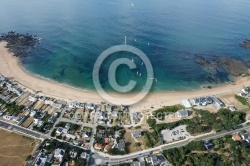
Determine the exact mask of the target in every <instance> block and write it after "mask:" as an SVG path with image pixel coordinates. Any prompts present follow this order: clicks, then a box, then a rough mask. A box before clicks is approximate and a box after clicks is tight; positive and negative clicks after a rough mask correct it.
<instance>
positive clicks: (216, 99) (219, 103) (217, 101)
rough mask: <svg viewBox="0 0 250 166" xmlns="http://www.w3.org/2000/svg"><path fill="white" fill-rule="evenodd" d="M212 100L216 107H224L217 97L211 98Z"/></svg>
mask: <svg viewBox="0 0 250 166" xmlns="http://www.w3.org/2000/svg"><path fill="white" fill-rule="evenodd" d="M213 100H214V102H215V103H216V104H217V105H218V106H220V107H225V103H223V102H222V101H221V99H219V98H218V97H213Z"/></svg>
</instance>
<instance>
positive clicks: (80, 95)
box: [0, 42, 250, 110]
mask: <svg viewBox="0 0 250 166" xmlns="http://www.w3.org/2000/svg"><path fill="white" fill-rule="evenodd" d="M6 44H7V43H6V42H0V74H2V75H3V76H5V77H9V78H12V79H14V80H15V81H16V82H18V83H19V84H21V85H22V86H24V87H26V88H27V89H28V90H30V91H32V90H34V91H33V92H35V91H39V94H41V95H42V94H44V95H46V96H50V97H56V98H59V99H63V100H66V101H70V100H73V101H81V102H92V103H100V102H103V101H104V99H102V98H101V96H100V95H99V94H98V93H97V92H95V91H91V90H84V89H79V88H75V87H71V86H69V85H64V84H61V83H58V82H56V81H53V80H49V79H46V78H42V77H40V76H36V75H34V74H32V73H30V72H29V71H27V70H25V69H24V67H23V66H22V64H21V63H20V61H19V60H18V58H17V57H14V56H13V53H11V52H9V51H8V50H7V48H5V45H6ZM243 86H250V77H239V78H237V79H236V80H235V85H231V84H225V85H222V86H218V87H214V88H212V89H198V90H195V91H183V92H182V91H167V92H151V93H149V94H148V95H147V96H146V97H145V98H144V99H143V100H141V101H140V102H138V103H136V104H134V105H133V106H134V107H133V108H134V109H136V110H141V109H148V108H150V107H152V106H153V107H154V108H157V107H161V106H164V105H173V104H179V103H180V100H181V99H183V98H189V99H190V98H194V97H198V96H205V95H211V96H213V95H220V94H223V93H232V92H236V93H237V92H239V91H240V90H241V89H242V88H243ZM111 95H112V96H113V97H117V101H118V100H119V102H120V103H121V104H124V103H123V101H125V100H129V98H131V97H133V96H134V95H133V94H126V95H120V94H114V93H112V94H111ZM118 98H119V99H118ZM107 102H108V101H107Z"/></svg>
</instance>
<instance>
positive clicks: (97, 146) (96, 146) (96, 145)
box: [94, 144, 102, 149]
mask: <svg viewBox="0 0 250 166" xmlns="http://www.w3.org/2000/svg"><path fill="white" fill-rule="evenodd" d="M94 147H95V149H102V144H95V146H94Z"/></svg>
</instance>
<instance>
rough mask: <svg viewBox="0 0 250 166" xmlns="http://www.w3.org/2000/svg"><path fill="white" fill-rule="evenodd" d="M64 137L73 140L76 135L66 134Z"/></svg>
mask: <svg viewBox="0 0 250 166" xmlns="http://www.w3.org/2000/svg"><path fill="white" fill-rule="evenodd" d="M66 137H67V138H71V139H73V140H75V139H76V136H75V135H73V134H66Z"/></svg>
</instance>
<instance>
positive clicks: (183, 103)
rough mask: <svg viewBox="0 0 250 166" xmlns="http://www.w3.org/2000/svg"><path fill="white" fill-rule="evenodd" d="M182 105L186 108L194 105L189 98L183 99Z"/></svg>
mask: <svg viewBox="0 0 250 166" xmlns="http://www.w3.org/2000/svg"><path fill="white" fill-rule="evenodd" d="M181 105H183V106H184V107H185V108H191V107H192V105H191V104H190V102H189V100H188V99H182V100H181Z"/></svg>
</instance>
